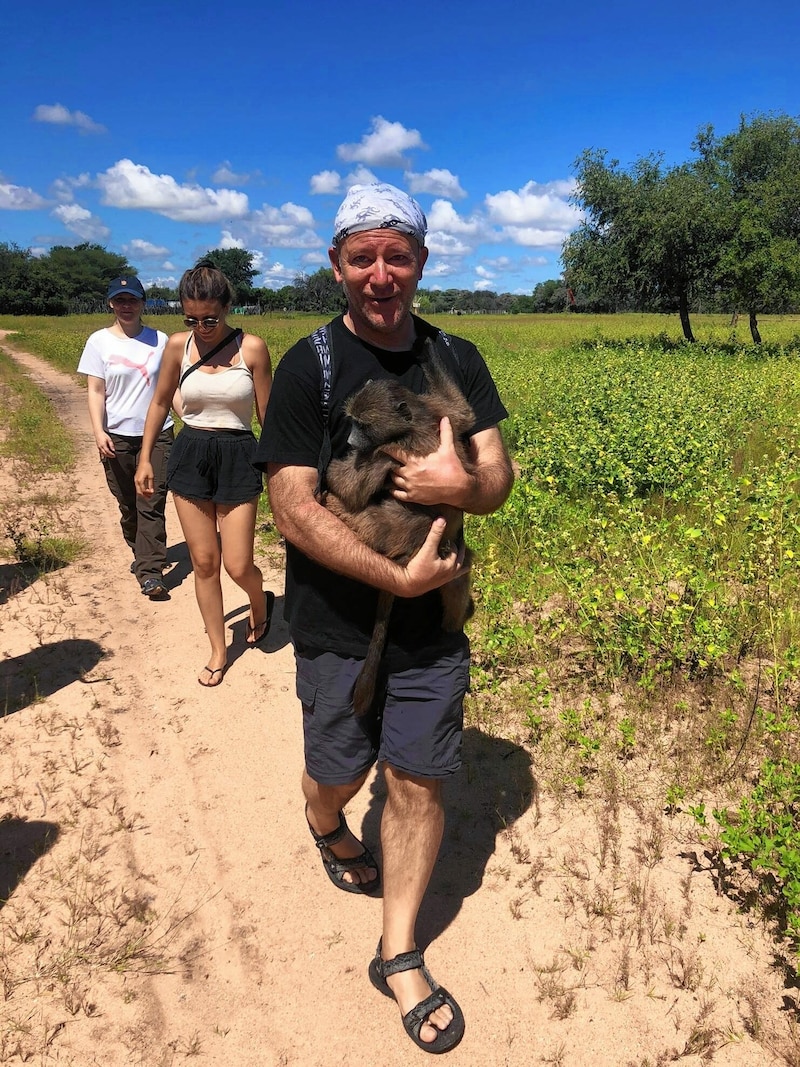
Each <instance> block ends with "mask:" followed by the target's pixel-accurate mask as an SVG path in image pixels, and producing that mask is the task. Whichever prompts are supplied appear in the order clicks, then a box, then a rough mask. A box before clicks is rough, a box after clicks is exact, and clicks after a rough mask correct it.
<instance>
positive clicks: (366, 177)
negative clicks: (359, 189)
mask: <svg viewBox="0 0 800 1067" xmlns="http://www.w3.org/2000/svg"><path fill="white" fill-rule="evenodd" d="M377 180H378V179H377V178H376V177H375V175H374V174H373V173H372V171H371V170H370V169H369V167H356V169H355V170H351V171H350V173H349V174H348V175H347V177H346V178H345V180H344V186H345V189H352V188H353V186H354V185H372V183H373V182H376V181H377Z"/></svg>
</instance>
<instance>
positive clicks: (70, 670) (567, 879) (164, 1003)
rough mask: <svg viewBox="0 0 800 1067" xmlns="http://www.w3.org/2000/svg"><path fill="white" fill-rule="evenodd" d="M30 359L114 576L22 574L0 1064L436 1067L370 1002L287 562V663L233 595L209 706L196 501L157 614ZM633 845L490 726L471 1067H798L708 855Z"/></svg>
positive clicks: (479, 754)
mask: <svg viewBox="0 0 800 1067" xmlns="http://www.w3.org/2000/svg"><path fill="white" fill-rule="evenodd" d="M2 343H3V347H4V348H6V349H7V350H9V351H11V352H12V354H13V355H14V357H15V359H17V360H18V361H19V363H20V365H21V366H23V367H24V368H25V369H26V370H27V372H28V373H29V374H30V375H31V377H32V378H33V380H34V381H35V382H36V383H37V384H38V385H39V386H40V387H41V388H42V389H44V390H45V391H46V392H47V393H48V395H50V397H51V398H52V400H53V404H54V410H55V412H56V413H57V414H58V416H59V417H60V418H62V419H63V420H64V422H65V423H66V425H67V426H68V427H69V428H70V429H71V430H72V431H73V433H74V434H75V437H76V440H77V442H78V445H79V451H80V459H79V462H78V465H77V468H76V470H75V472H74V473H73V474H72V475H70V476H69V477H67V478H66V479H49V480H48V483H47V486H46V488H47V490H48V492H50V494H51V497H53V498H57V499H58V500H59V501H60V503H58V505H57V512H58V514H59V515H60V516H62V517H63V522H64V524H65V525H66V526H69V527H77V528H79V529H80V530H81V531H82V533H83V536H84V537H85V538H86V539H87V541H88V543H89V545H90V548H89V551H88V553H87V555H86V556H85V557H84V558H83V559H81V560H80V562H78V563H75V564H73V565H71V566H70V567H68V568H66V569H64V570H62V571H60V572H58V573H56V574H53V575H50V576H48V577H45V578H40V579H39V580H37V581H35V582H33V583H32V584H30V585H28V584H26V583H25V582H24V581H20V580H19V577H15V575H18V571H15V569H14V568H13V567H11V566H8V565H6V566H4V567H2V568H0V577H1V578H2V585H1V586H0V592H2V596H0V642H1V643H2V658H1V659H0V686H1V687H2V688H0V697H3V698H4V699H5V707H6V710H7V714H6V716H5V718H3V719H2V720H0V785H1V786H2V791H1V792H0V820H2V821H0V898H3V897H7V898H8V901H7V903H6V904H5V906H3V901H2V899H0V924H2V934H1V935H0V936H2V941H0V952H1V953H2V957H1V958H0V978H1V979H2V981H3V986H2V988H3V991H4V997H3V998H2V1000H0V1035H1V1036H0V1063H5V1062H10V1063H12V1062H35V1063H42V1064H50V1063H59V1064H71V1065H75V1067H90V1065H94V1064H104V1065H105V1067H116V1065H123V1064H125V1065H128V1064H142V1065H147V1067H150V1065H158V1067H163V1065H171V1064H176V1063H182V1062H184V1061H185V1060H188V1061H190V1062H191V1061H192V1060H193V1059H194V1058H195V1057H197V1059H198V1062H205V1063H209V1064H215V1065H224V1067H227V1065H230V1067H272V1065H283V1064H286V1065H296V1067H331V1065H338V1064H348V1065H350V1064H358V1063H368V1064H384V1065H387V1067H395V1065H398V1067H399V1065H404V1067H405V1065H406V1064H408V1062H410V1061H412V1062H419V1063H422V1062H425V1059H426V1056H425V1054H424V1053H422V1052H420V1051H418V1050H417V1049H416V1048H415V1047H414V1046H413V1045H412V1043H411V1042H410V1041H409V1040H408V1038H407V1037H406V1036H405V1035H404V1033H403V1031H402V1028H401V1025H400V1021H399V1016H398V1015H397V1012H396V1008H395V1006H394V1005H393V1004H391V1003H390V1002H389V1001H388V1000H386V999H385V998H383V997H381V996H380V995H379V994H378V993H377V992H376V991H375V990H373V989H372V987H371V986H370V984H369V981H368V979H367V974H366V969H367V964H368V962H369V959H370V957H371V955H372V953H373V952H374V949H375V944H376V942H377V939H378V935H379V932H380V901H379V900H372V899H369V898H360V897H355V896H352V895H349V894H345V893H342V892H340V891H337V890H336V889H335V888H334V887H333V886H332V885H331V884H330V882H329V881H328V879H327V878H326V877H325V876H324V874H323V872H322V869H321V866H320V864H319V860H318V857H317V853H316V850H315V848H314V847H313V842H312V841H311V838H310V835H309V833H308V830H307V828H306V825H305V821H304V818H303V809H302V803H301V798H300V793H299V786H298V782H299V775H300V771H301V767H302V744H301V731H300V719H299V707H298V703H297V700H296V697H295V692H294V663H293V657H292V653H291V649H290V647H289V645H288V642H287V634H286V630H285V627H284V625H283V623H282V618H281V614H282V584H281V583H282V573H281V559H280V555H279V554H277V553H276V554H275V555H273V556H271V557H268V558H264V559H262V560H260V562H261V563H262V564H263V567H264V572H265V584H266V585H267V586H268V587H269V588H272V589H273V590H275V592H276V595H277V597H278V600H277V605H276V612H275V616H274V619H275V621H274V624H273V627H272V631H271V634H270V637H269V639H268V642H267V644H266V647H265V648H263V649H251V648H247V647H246V646H245V643H244V629H245V623H246V620H247V609H246V604H245V603H244V601H243V596H242V594H241V592H240V591H239V590H238V588H237V587H236V586H234V585H233V584H232V583H231V582H229V581H227V580H225V583H224V594H225V605H226V611H227V621H228V626H229V628H230V642H231V653H230V657H229V669H228V672H227V674H226V677H225V679H224V682H223V683H222V685H220V686H219V687H218V688H216V689H204V688H202V687H201V686H200V685H198V684H197V681H196V676H197V673H198V670H199V668H200V667H201V666H202V665H203V662H204V656H205V655H206V651H207V644H206V642H205V637H204V634H203V632H202V627H201V623H200V617H199V613H198V610H197V607H196V604H195V600H194V592H193V583H192V577H191V573H190V569H189V565H188V560H187V555H186V550H185V545H184V544H183V538H182V535H181V531H180V526H179V525H178V522H177V519H176V517H175V513H174V510H173V509H172V506H171V502H170V510H169V511H168V532H169V544H170V556H169V558H170V563H171V566H170V570H169V572H168V584H169V587H170V595H169V599H168V600H165V601H163V602H151V601H149V600H147V599H146V598H145V597H143V596H141V595H140V594H139V592H138V587H137V585H136V582H135V580H134V579H133V577H131V576H130V575H129V574H128V563H129V554H128V551H127V549H126V547H125V545H124V543H123V541H122V538H121V536H120V533H119V527H118V523H117V517H116V508H115V505H114V504H113V501H112V499H111V497H110V495H109V493H108V491H107V489H106V486H105V481H104V477H103V473H102V468H101V466H100V464H99V463H98V462H97V454H96V449H95V447H94V442H93V439H92V437H91V433H90V429H89V422H88V417H87V415H86V410H85V393H84V392H83V391H82V389H81V388H80V387H79V386H77V385H76V384H75V383H74V382H73V381H72V380H71V379H70V378H69V377H67V376H64V375H61V374H58V373H57V372H55V371H54V370H52V368H50V367H48V366H47V365H45V364H43V363H42V362H40V361H39V360H37V359H35V358H34V357H33V356H30V355H27V354H25V353H22V352H20V351H18V350H16V349H14V348H13V346H12V345H11V344H10V343H9V342H8V341H3V342H2ZM15 478H16V479H17V480H19V472H18V471H14V470H13V469H12V468H11V467H10V466H9V465H6V466H5V467H4V468H3V469H2V476H1V478H0V487H2V490H3V493H2V495H0V499H9V498H10V495H11V494H12V492H13V493H15V494H16V496H17V498H18V499H19V501H20V502H21V503H22V504H25V502H26V501H28V502H30V500H31V499H32V496H33V494H34V489H35V491H36V492H39V493H41V490H42V487H41V486H37V487H32V486H31V485H29V484H19V485H16V486H15ZM381 804H382V785H381V781H380V778H379V777H373V779H372V780H371V782H370V784H369V788H367V789H365V790H364V791H363V793H362V795H361V796H360V797H359V798H357V799H356V801H355V802H354V803H353V805H352V807H351V808H350V809H349V810H348V817H349V820H350V823H351V826H353V827H354V829H355V830H356V832H357V833H360V834H361V836H363V838H364V839H365V840H366V841H367V842H368V843H369V844H370V845H371V846H372V847H373V848H375V849H376V852H377V854H378V855H379V849H378V848H377V846H378V833H379V819H380V811H381ZM615 825H616V826H617V829H616V830H615V831H614V834H613V835H612V836H613V842H612V850H611V851H612V853H613V856H614V857H615V858H614V860H613V862H611V861H610V860H609V858H608V857H609V852H608V849H607V848H606V847H604V844H603V839H604V834H606V836H607V831H604V829H603V827H604V826H606V827H607V826H608V820H607V819H604V817H603V815H602V813H598V812H597V811H593V810H591V808H590V807H583V808H576V809H575V810H569V809H565V808H564V807H560V808H559V807H557V806H556V805H555V803H554V802H553V801H552V800H551V799H549V798H548V797H547V796H546V795H540V794H539V792H538V790H537V785H536V779H535V766H534V765H533V763H532V758H531V753H530V751H529V750H528V749H527V748H526V746H525V745H524V744H522V743H521V742H520V741H519V739H515V738H514V737H513V736H502V734H501V732H500V731H499V730H497V729H489V728H486V726H484V728H483V729H478V728H477V727H476V726H475V725H472V726H470V727H469V729H468V730H467V733H466V741H465V760H464V768H463V770H462V772H461V774H460V775H459V776H458V777H457V779H456V780H455V781H454V782H453V783H452V784H451V785H450V786H449V788H448V792H447V828H446V836H445V842H444V845H443V849H442V855H441V858H440V862H439V865H438V867H437V870H436V873H435V876H434V880H433V884H432V886H431V888H430V891H429V893H428V896H427V898H426V901H425V904H424V908H423V915H422V917H421V920H420V929H419V934H420V943H421V944H422V945H423V946H424V947H426V960H427V963H428V966H429V968H430V969H431V971H432V972H433V974H434V975H435V976H436V977H437V978H438V979H439V980H440V981H441V982H442V983H443V984H445V985H446V986H447V987H448V988H449V989H450V990H451V991H452V992H453V993H454V994H455V996H456V997H457V998H458V1000H459V1002H460V1003H461V1006H462V1008H463V1011H464V1014H465V1016H466V1020H467V1032H466V1036H465V1039H464V1041H463V1043H462V1044H461V1046H460V1047H459V1048H458V1049H456V1050H455V1051H453V1052H452V1053H450V1054H449V1055H448V1057H447V1060H448V1062H449V1063H450V1064H452V1065H453V1067H463V1065H469V1067H473V1065H477V1064H480V1065H487V1067H492V1065H498V1067H500V1065H503V1067H527V1065H531V1064H539V1063H551V1064H563V1065H566V1067H584V1065H587V1067H588V1065H594V1067H597V1065H600V1067H645V1064H652V1065H654V1064H656V1063H666V1062H670V1061H671V1060H672V1059H674V1058H680V1061H681V1062H682V1063H693V1062H694V1063H700V1062H701V1059H700V1058H699V1056H700V1055H702V1056H703V1057H705V1058H704V1060H703V1062H706V1061H707V1059H708V1057H709V1056H710V1057H711V1059H713V1060H714V1062H717V1063H720V1064H725V1065H732V1067H739V1065H741V1067H763V1065H764V1064H771V1063H775V1064H778V1063H783V1062H787V1061H786V1060H785V1059H782V1058H780V1057H779V1056H778V1051H779V1050H780V1048H781V1047H782V1045H781V1042H784V1040H785V1035H786V1032H787V1031H786V1025H785V1022H784V1019H785V1016H782V1015H781V1012H780V1009H781V1007H782V1001H781V981H780V978H779V976H777V975H776V974H775V973H774V971H770V953H769V944H768V942H767V941H766V940H765V939H764V938H763V936H762V934H761V931H760V930H758V929H756V928H753V927H752V926H751V925H750V924H749V923H748V921H747V920H746V919H745V918H742V917H740V916H738V915H737V914H736V912H735V909H734V907H733V905H732V904H730V902H729V901H727V900H726V899H725V898H723V897H719V896H717V895H716V893H715V891H714V887H713V883H712V879H711V877H710V875H709V873H708V871H707V870H704V869H703V864H702V860H701V859H698V855H699V852H698V846H697V844H696V843H693V842H692V840H691V838H690V836H689V834H688V830H686V829H685V828H684V829H683V830H681V831H680V832H678V831H677V828H676V833H675V834H674V836H673V837H671V838H664V839H663V840H662V841H661V842H660V843H659V847H658V848H657V849H655V848H654V850H653V853H652V856H651V861H652V862H650V861H648V862H647V863H644V864H643V863H642V861H641V854H642V849H643V848H644V845H643V840H645V837H646V834H645V831H646V829H647V822H646V819H645V818H644V817H643V815H642V813H641V812H640V813H638V814H636V813H622V814H620V815H619V818H618V820H617V823H616V824H615ZM606 845H608V841H606ZM637 850H638V851H637ZM637 857H638V858H637ZM693 857H694V859H695V860H696V861H697V862H693ZM648 864H649V865H648ZM645 875H646V880H645ZM3 884H5V887H6V888H5V890H4V889H3ZM636 886H638V893H639V895H640V896H643V897H644V898H646V899H645V903H646V905H647V907H646V909H645V904H644V903H643V904H642V905H641V907H638V906H637V905H636V904H635V899H636V894H637V890H636ZM604 894H605V895H604ZM604 902H605V903H604ZM632 902H633V903H632ZM754 1012H756V1013H757V1014H758V1018H759V1020H760V1024H761V1035H760V1040H759V1041H755V1040H754V1039H753V1036H752V1034H751V1033H750V1032H749V1031H751V1030H754V1029H757V1028H756V1027H755V1025H754V1024H753V1023H752V1017H753V1013H754ZM703 1033H705V1034H706V1037H708V1041H707V1042H706V1041H705V1038H704V1037H703V1036H702V1035H703ZM765 1034H766V1035H767V1036H768V1038H769V1040H768V1041H767V1040H766V1038H765ZM698 1035H700V1036H698ZM709 1035H710V1036H709ZM693 1042H694V1044H693ZM776 1050H777V1051H776ZM659 1057H666V1058H659ZM795 1062H797V1061H795Z"/></svg>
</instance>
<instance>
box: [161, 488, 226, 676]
mask: <svg viewBox="0 0 800 1067" xmlns="http://www.w3.org/2000/svg"><path fill="white" fill-rule="evenodd" d="M174 499H175V510H176V511H177V512H178V519H179V520H180V524H181V529H182V530H183V536H184V537H185V538H186V545H187V547H188V549H189V555H190V556H191V558H192V568H193V569H194V591H195V596H196V597H197V604H198V607H199V608H200V614H201V615H202V617H203V622H204V623H205V628H206V633H207V634H208V640H209V642H210V643H211V656H210V658H209V660H208V666H207V668H203V670H202V671H201V672H200V674H199V676H198V679H197V680H198V682H200V683H201V685H205V686H208V685H219V683H220V682H221V681H222V673H221V672H222V670H223V669H224V667H225V663H226V662H227V648H226V644H225V616H224V613H223V608H222V585H221V584H220V577H219V572H220V562H221V558H222V556H221V553H220V547H219V537H218V535H217V505H216V504H213V503H212V502H211V501H210V500H187V499H185V498H184V497H181V496H177V495H175V497H174ZM218 672H219V673H218Z"/></svg>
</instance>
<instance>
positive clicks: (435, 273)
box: [423, 260, 458, 281]
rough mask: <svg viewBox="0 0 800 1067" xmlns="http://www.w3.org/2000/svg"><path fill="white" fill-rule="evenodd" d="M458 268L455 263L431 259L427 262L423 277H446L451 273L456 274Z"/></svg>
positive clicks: (426, 278)
mask: <svg viewBox="0 0 800 1067" xmlns="http://www.w3.org/2000/svg"><path fill="white" fill-rule="evenodd" d="M457 270H458V267H456V265H455V264H453V263H431V262H430V260H428V262H427V263H426V264H425V273H424V274H423V278H424V279H425V280H426V281H427V280H428V279H429V278H446V277H447V276H448V275H450V274H455V273H456V271H457Z"/></svg>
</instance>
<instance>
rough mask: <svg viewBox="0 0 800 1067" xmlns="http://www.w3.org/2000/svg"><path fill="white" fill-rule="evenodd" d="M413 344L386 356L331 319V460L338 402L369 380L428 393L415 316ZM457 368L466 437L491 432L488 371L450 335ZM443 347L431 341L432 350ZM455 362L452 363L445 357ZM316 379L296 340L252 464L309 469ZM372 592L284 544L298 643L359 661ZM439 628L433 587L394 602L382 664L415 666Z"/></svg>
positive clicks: (304, 344)
mask: <svg viewBox="0 0 800 1067" xmlns="http://www.w3.org/2000/svg"><path fill="white" fill-rule="evenodd" d="M414 322H415V325H416V330H417V340H416V341H415V343H414V347H413V348H412V349H411V350H410V351H407V352H389V351H387V350H386V349H381V348H375V347H373V346H372V345H367V344H365V343H364V342H362V341H360V340H359V339H358V338H357V337H355V335H354V334H352V333H351V332H350V331H349V330H348V329H347V327H346V326H345V325H344V322H343V319H342V317H341V316H340V317H339V318H337V319H335V320H334V321H333V322H332V323H331V327H330V339H331V350H332V354H333V358H332V362H333V376H332V384H331V398H330V418H329V429H330V437H331V446H332V455H333V457H334V458H336V457H338V456H342V455H344V454H345V452H346V451H347V447H348V446H347V436H348V433H349V431H350V427H349V423H348V419H347V417H346V416H345V415H344V413H343V407H344V404H345V401H346V400H347V399H348V398H349V397H350V396H352V395H353V393H355V392H356V391H357V390H358V389H359V388H360V387H361V386H362V385H363V384H364V382H366V381H368V380H369V379H370V378H372V379H377V378H395V379H397V380H398V381H399V382H400V383H401V384H402V385H404V386H406V387H407V388H409V389H411V390H412V391H413V392H415V393H424V392H425V391H426V388H427V384H426V380H425V376H424V374H423V371H422V367H421V366H420V363H419V358H418V357H419V353H420V351H421V348H422V344H423V342H424V339H425V337H426V336H432V337H435V336H436V333H437V331H436V329H435V328H434V327H433V326H431V325H430V324H429V323H426V322H424V321H423V320H422V319H418V318H416V317H415V319H414ZM450 341H451V342H452V345H453V347H454V348H455V349H456V352H457V363H458V369H457V370H456V369H454V370H453V371H452V373H453V376H454V377H455V378H456V380H457V381H458V382H459V385H460V386H461V388H462V389H463V391H464V393H465V395H466V397H467V399H468V400H469V402H470V405H471V406H472V409H473V411H474V412H475V424H474V426H473V428H472V433H473V434H474V433H478V432H480V431H481V430H486V429H488V428H489V427H491V426H496V425H497V424H498V423H499V422H500V421H501V420H502V419H504V418H506V417H507V414H508V413H507V411H506V409H505V407H504V406H503V404H502V401H501V400H500V397H499V395H498V393H497V389H496V388H495V385H494V382H493V381H492V378H491V375H490V374H489V371H488V369H487V367H486V364H485V363H484V361H483V358H482V357H481V355H480V353H479V352H478V350H477V349H476V348H475V346H474V345H473V344H472V343H471V342H469V341H466V340H464V339H463V338H460V337H450ZM442 348H443V346H442V345H441V344H440V345H439V351H442ZM450 362H452V363H454V362H455V361H454V357H452V356H451V357H450ZM321 384H322V373H321V370H320V366H319V359H318V357H317V354H316V352H315V350H314V349H313V348H312V346H311V345H310V344H309V342H308V340H306V339H303V340H302V341H298V343H297V344H296V345H294V346H293V347H292V348H291V349H289V351H288V352H287V353H286V355H285V356H284V357H283V358H282V359H281V361H280V362H279V364H278V366H277V368H276V371H275V377H274V380H273V384H272V392H271V394H270V400H269V404H268V406H267V414H266V418H265V420H264V426H263V430H262V433H261V440H260V442H259V445H258V450H257V452H256V457H255V463H256V466H258V467H261V468H262V469H263V468H265V467H266V464H267V463H279V464H286V465H289V466H298V467H311V468H313V469H314V470H316V469H317V464H318V459H319V454H320V450H321V448H322V443H323V437H324V421H323V412H322V402H321ZM377 596H378V593H377V590H376V589H373V588H372V587H371V586H367V585H364V584H363V583H361V582H356V581H354V580H353V579H351V578H345V577H343V576H342V575H339V574H336V573H335V572H333V571H330V570H328V569H327V568H326V567H321V566H320V565H319V564H317V563H315V562H314V561H313V560H310V559H309V558H308V557H307V556H305V555H304V554H303V553H302V552H301V551H300V550H299V549H298V548H296V547H295V546H294V545H292V544H287V546H286V611H285V614H286V619H287V621H288V622H289V628H290V631H291V634H292V638H293V640H294V641H295V642H297V643H300V644H302V645H304V646H306V647H311V648H321V649H325V650H326V651H329V652H336V653H338V654H339V655H343V656H365V655H366V653H367V648H368V646H369V641H370V637H371V634H372V628H373V624H374V622H375V611H376V604H377ZM447 640H448V638H446V637H444V636H443V633H442V630H441V597H440V595H439V593H438V591H436V590H434V591H433V592H430V593H426V594H425V595H424V596H421V597H414V598H406V597H398V598H396V599H395V602H394V607H393V609H392V617H391V621H390V626H389V637H388V640H387V645H386V653H385V659H386V660H387V662H388V663H389V665H390V666H391V667H393V668H394V669H401V668H402V667H403V666H406V665H410V664H411V663H419V662H420V658H421V656H422V655H423V654H424V652H425V651H427V650H428V649H430V650H431V653H432V658H433V657H435V655H436V653H435V651H433V649H434V648H435V647H437V646H438V647H441V644H442V642H445V643H447Z"/></svg>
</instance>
